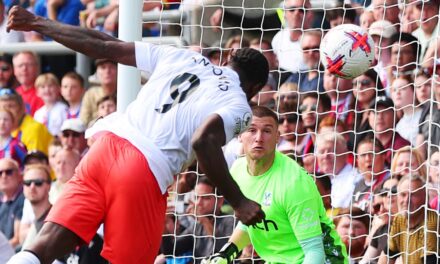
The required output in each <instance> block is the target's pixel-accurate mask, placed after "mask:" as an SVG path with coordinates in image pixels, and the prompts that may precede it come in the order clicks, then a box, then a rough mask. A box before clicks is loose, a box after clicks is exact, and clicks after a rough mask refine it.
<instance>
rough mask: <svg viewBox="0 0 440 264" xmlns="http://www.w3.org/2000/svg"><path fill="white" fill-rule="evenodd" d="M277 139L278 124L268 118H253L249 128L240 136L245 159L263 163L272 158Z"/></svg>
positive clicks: (278, 135)
mask: <svg viewBox="0 0 440 264" xmlns="http://www.w3.org/2000/svg"><path fill="white" fill-rule="evenodd" d="M279 138H280V133H279V132H278V124H277V122H276V120H275V119H273V118H272V117H269V116H265V117H257V116H253V117H252V123H251V125H250V126H249V128H248V129H247V130H246V131H245V132H243V133H242V134H241V135H240V141H241V142H242V143H243V150H244V153H245V154H246V157H247V158H248V159H249V158H250V159H251V160H257V161H263V162H264V161H266V160H270V159H271V158H272V157H273V156H274V153H275V148H276V145H277V143H278V141H279Z"/></svg>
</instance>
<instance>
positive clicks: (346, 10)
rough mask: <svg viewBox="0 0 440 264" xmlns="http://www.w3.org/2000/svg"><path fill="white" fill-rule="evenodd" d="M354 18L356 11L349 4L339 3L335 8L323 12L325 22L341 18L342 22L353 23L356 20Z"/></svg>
mask: <svg viewBox="0 0 440 264" xmlns="http://www.w3.org/2000/svg"><path fill="white" fill-rule="evenodd" d="M356 16H357V14H356V10H355V9H354V8H353V7H352V6H351V5H350V4H344V3H339V4H338V6H336V7H335V8H333V9H330V10H328V11H326V12H325V20H327V21H328V22H330V21H332V20H335V19H337V18H338V17H342V18H343V19H344V22H346V20H350V22H354V21H355V20H356Z"/></svg>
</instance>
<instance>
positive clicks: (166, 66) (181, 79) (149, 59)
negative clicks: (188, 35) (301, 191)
mask: <svg viewBox="0 0 440 264" xmlns="http://www.w3.org/2000/svg"><path fill="white" fill-rule="evenodd" d="M135 46H136V64H137V67H138V68H139V69H140V70H143V71H146V72H147V73H149V74H151V77H150V79H149V80H148V82H147V83H146V84H145V86H144V87H143V88H142V89H141V91H140V92H139V94H138V96H137V98H136V100H135V101H133V102H132V103H131V104H130V105H129V106H128V107H127V110H126V111H125V112H124V113H118V112H117V113H113V114H111V115H109V116H107V117H105V118H103V119H101V120H99V121H98V122H96V123H95V125H94V126H93V127H92V128H90V129H89V130H88V131H87V134H86V135H87V137H90V136H92V135H93V134H95V133H97V132H99V131H110V132H113V133H114V134H116V135H118V136H120V137H122V138H125V139H127V140H128V141H130V142H131V143H132V144H133V145H134V146H135V147H137V148H138V149H139V150H140V151H141V152H142V153H143V154H144V155H145V157H146V159H147V160H148V163H149V165H150V168H151V170H152V172H153V173H154V175H155V177H156V179H157V181H158V183H159V186H160V188H161V190H162V192H165V191H166V189H167V187H168V186H169V185H170V184H171V183H172V181H173V175H175V174H177V173H179V172H180V171H181V170H182V169H183V168H185V167H186V166H188V165H190V164H191V163H192V161H193V160H194V153H193V150H192V147H191V138H192V136H193V134H194V132H195V131H196V129H197V128H198V127H199V126H200V125H201V124H202V123H203V122H204V121H205V120H206V119H207V117H208V116H210V115H212V114H218V115H219V116H220V117H221V118H222V120H223V123H224V129H225V131H224V132H225V134H226V142H228V141H230V140H231V139H232V138H233V137H234V136H236V135H238V134H239V133H240V132H241V131H243V130H244V129H246V127H247V126H248V125H249V122H250V120H251V110H250V107H249V104H248V102H247V99H246V94H245V93H244V92H243V90H242V88H241V87H240V80H239V77H238V74H237V73H236V72H235V71H233V70H232V69H231V68H229V67H218V66H215V65H213V64H211V63H210V62H209V60H208V59H207V58H205V57H203V56H202V55H201V54H199V53H196V52H192V51H188V50H182V49H177V48H173V47H168V46H159V45H153V44H149V43H143V42H136V43H135ZM119 89H123V87H119Z"/></svg>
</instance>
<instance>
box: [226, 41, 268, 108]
mask: <svg viewBox="0 0 440 264" xmlns="http://www.w3.org/2000/svg"><path fill="white" fill-rule="evenodd" d="M228 65H229V66H231V67H232V68H233V69H234V70H235V71H236V72H237V73H238V76H239V77H240V82H241V85H242V87H243V90H244V92H245V93H246V95H247V98H248V100H250V99H251V98H252V97H253V96H254V95H256V94H257V93H258V91H260V89H261V88H262V87H263V86H264V85H265V84H266V83H267V78H268V74H269V64H268V62H267V60H266V58H265V57H264V56H263V54H261V52H259V51H257V50H255V49H251V48H242V49H239V50H236V51H235V52H234V53H233V54H232V56H231V58H230V60H229V62H228Z"/></svg>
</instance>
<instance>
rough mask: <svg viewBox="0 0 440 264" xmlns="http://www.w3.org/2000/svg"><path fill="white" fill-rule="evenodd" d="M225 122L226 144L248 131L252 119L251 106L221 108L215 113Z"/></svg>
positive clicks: (240, 105) (241, 105) (239, 105)
mask: <svg viewBox="0 0 440 264" xmlns="http://www.w3.org/2000/svg"><path fill="white" fill-rule="evenodd" d="M215 113H216V114H218V115H219V116H220V117H221V118H222V120H223V126H224V129H225V135H226V143H227V142H229V141H231V140H232V139H233V138H234V137H235V136H237V135H238V134H240V133H241V132H243V131H244V130H246V129H247V127H248V126H249V124H250V121H251V119H252V112H251V109H250V107H249V105H245V104H237V105H233V106H227V107H224V108H221V109H219V110H217V111H216V112H215Z"/></svg>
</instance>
